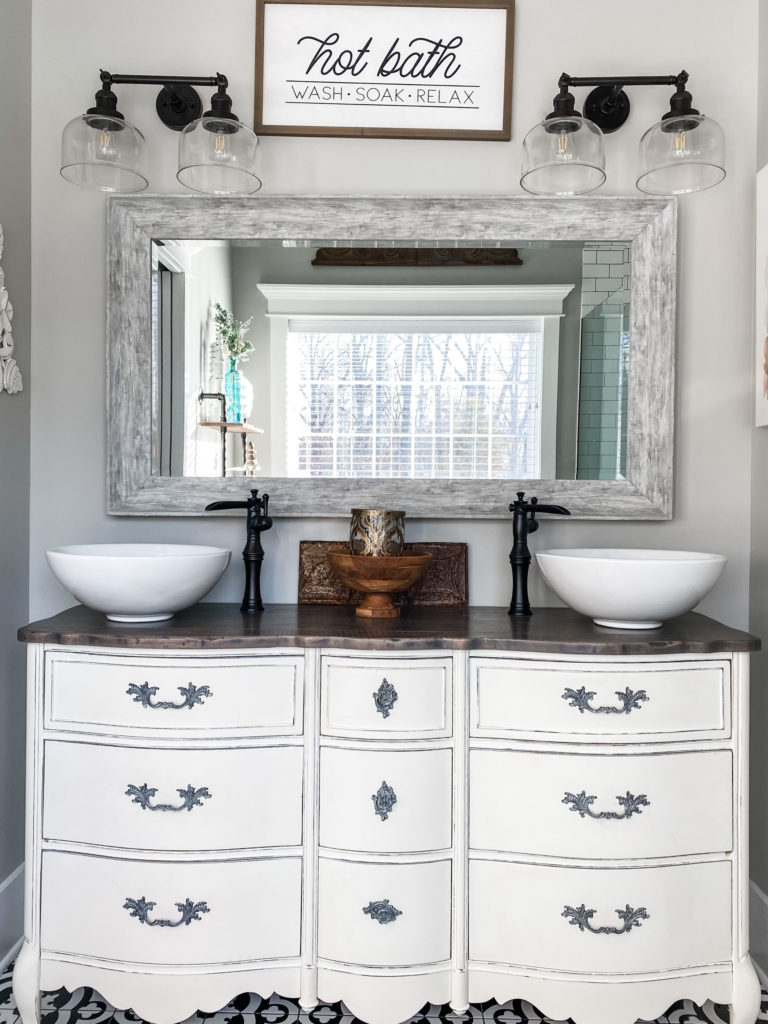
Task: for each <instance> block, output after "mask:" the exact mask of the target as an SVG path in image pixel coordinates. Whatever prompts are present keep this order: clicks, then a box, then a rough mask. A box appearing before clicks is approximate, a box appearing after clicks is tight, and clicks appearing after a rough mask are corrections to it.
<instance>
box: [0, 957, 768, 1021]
mask: <svg viewBox="0 0 768 1024" xmlns="http://www.w3.org/2000/svg"><path fill="white" fill-rule="evenodd" d="M41 1017H42V1024H144V1022H143V1021H142V1020H141V1018H140V1017H137V1016H136V1014H135V1013H133V1012H132V1011H131V1010H116V1009H115V1008H114V1007H112V1006H110V1005H109V1003H107V1002H105V1001H104V1000H103V999H102V998H101V996H100V995H99V994H98V992H94V991H93V989H90V988H81V989H78V990H77V991H76V992H73V993H69V992H66V991H65V990H64V989H60V990H59V991H58V992H46V993H44V994H43V997H42V1013H41ZM438 1020H439V1021H446V1022H448V1024H529V1022H530V1024H551V1022H550V1020H549V1018H548V1017H542V1016H541V1014H540V1013H539V1012H538V1011H537V1010H536V1008H535V1007H533V1006H531V1004H530V1003H526V1002H525V1001H524V1000H522V999H513V1000H512V1001H511V1002H509V1003H504V1004H503V1005H499V1004H498V1003H494V1002H489V1003H482V1004H479V1005H476V1006H470V1008H469V1010H467V1012H466V1013H462V1014H456V1013H452V1012H451V1010H450V1007H448V1006H435V1005H433V1004H431V1003H430V1004H429V1005H427V1006H424V1007H423V1008H422V1010H421V1012H420V1013H418V1014H417V1015H416V1016H415V1017H411V1019H410V1021H408V1022H407V1024H422V1022H423V1024H430V1022H432V1021H438ZM758 1021H759V1022H762V1021H765V1022H767V1024H768V992H765V991H763V1001H762V1006H761V1008H760V1016H759V1017H758ZM205 1022H207V1024H359V1022H358V1020H357V1018H356V1017H354V1016H353V1014H351V1013H350V1012H349V1010H347V1008H346V1006H344V1004H343V1003H321V1004H320V1005H319V1006H317V1007H316V1008H315V1009H314V1010H311V1011H310V1012H307V1011H305V1010H302V1009H301V1007H300V1006H298V1005H297V1004H296V1003H295V1002H293V1001H292V1000H290V999H283V998H281V997H280V996H275V995H273V996H270V997H269V999H262V998H261V997H260V996H255V995H242V996H238V997H237V998H236V999H233V1000H232V1002H231V1003H229V1004H228V1005H227V1006H225V1007H224V1009H223V1010H219V1011H218V1012H217V1013H198V1014H195V1015H194V1016H192V1017H190V1018H189V1020H188V1021H186V1022H185V1024H205ZM0 1024H19V1015H18V1012H17V1010H16V1007H15V1005H14V1002H13V994H12V992H11V967H9V968H8V969H7V970H6V971H5V972H4V973H2V974H0ZM658 1024H728V1010H727V1008H726V1007H724V1006H715V1005H713V1004H711V1003H708V1004H707V1005H706V1006H704V1007H703V1008H700V1007H697V1006H696V1005H695V1004H694V1003H691V1002H689V1001H688V1000H683V1001H681V1002H678V1003H675V1005H674V1006H672V1007H670V1009H669V1010H668V1011H667V1013H666V1014H665V1016H663V1017H660V1018H659V1022H658Z"/></svg>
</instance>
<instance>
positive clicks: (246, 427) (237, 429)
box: [200, 420, 264, 434]
mask: <svg viewBox="0 0 768 1024" xmlns="http://www.w3.org/2000/svg"><path fill="white" fill-rule="evenodd" d="M200 426H201V427H214V428H215V429H216V430H226V432H227V433H228V434H263V433H264V431H263V429H262V428H261V427H254V426H253V425H252V424H250V423H222V422H220V421H219V420H213V421H212V422H210V421H207V420H206V421H205V422H204V423H201V424H200Z"/></svg>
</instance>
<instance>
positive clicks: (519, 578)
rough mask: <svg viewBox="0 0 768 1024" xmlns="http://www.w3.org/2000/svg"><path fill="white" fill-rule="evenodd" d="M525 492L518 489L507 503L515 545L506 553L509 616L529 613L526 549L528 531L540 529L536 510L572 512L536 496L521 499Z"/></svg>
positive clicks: (527, 553)
mask: <svg viewBox="0 0 768 1024" xmlns="http://www.w3.org/2000/svg"><path fill="white" fill-rule="evenodd" d="M524 498H525V491H518V492H517V501H513V502H512V504H511V505H510V506H509V511H510V512H511V513H512V536H513V537H514V544H513V545H512V550H511V551H510V553H509V561H510V564H511V566H512V602H511V604H510V606H509V614H510V615H531V614H532V613H531V603H530V601H529V600H528V568H529V566H530V564H531V552H530V551H529V550H528V534H529V533H535V532H536V530H538V528H539V521H538V519H536V513H537V512H548V513H549V514H550V515H556V516H569V515H570V514H571V513H570V512H569V511H568V509H567V508H563V506H562V505H540V504H539V499H538V498H531V500H530V501H524V500H523V499H524Z"/></svg>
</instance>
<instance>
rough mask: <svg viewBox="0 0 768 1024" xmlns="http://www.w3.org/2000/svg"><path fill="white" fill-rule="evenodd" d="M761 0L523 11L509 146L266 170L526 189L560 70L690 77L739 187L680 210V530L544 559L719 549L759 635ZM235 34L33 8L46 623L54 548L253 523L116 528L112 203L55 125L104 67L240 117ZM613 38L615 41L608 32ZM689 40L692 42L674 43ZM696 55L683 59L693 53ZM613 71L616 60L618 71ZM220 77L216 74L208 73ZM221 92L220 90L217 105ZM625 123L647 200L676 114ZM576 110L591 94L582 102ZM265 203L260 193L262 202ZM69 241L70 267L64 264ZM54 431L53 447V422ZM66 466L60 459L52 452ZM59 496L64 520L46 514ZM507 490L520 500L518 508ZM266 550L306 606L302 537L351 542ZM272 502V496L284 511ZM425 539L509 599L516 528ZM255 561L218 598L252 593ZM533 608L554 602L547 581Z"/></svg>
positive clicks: (289, 160) (294, 162)
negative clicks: (754, 329) (79, 167)
mask: <svg viewBox="0 0 768 1024" xmlns="http://www.w3.org/2000/svg"><path fill="white" fill-rule="evenodd" d="M757 6H758V4H757V0H744V2H743V3H740V4H737V5H730V6H729V8H728V32H727V33H724V32H723V30H722V17H723V6H722V5H721V4H717V3H707V4H702V3H701V2H700V0H678V2H676V3H675V4H673V5H670V4H669V3H668V2H667V0H647V2H646V3H644V4H643V5H642V10H641V11H640V10H638V9H637V8H636V7H634V6H632V5H624V6H619V7H617V6H616V4H615V3H614V2H612V0H582V3H581V4H580V6H579V15H580V16H579V18H578V19H577V23H572V22H573V19H572V18H570V20H569V25H570V31H569V32H567V33H560V34H555V35H553V33H552V31H551V25H552V20H553V19H554V18H557V17H568V16H569V15H570V14H571V13H572V5H571V4H569V3H567V0H518V3H517V5H516V7H517V10H516V44H515V69H514V75H513V89H514V94H513V104H512V125H513V136H514V137H513V139H512V141H511V142H509V143H502V142H473V141H456V142H454V141H420V140H393V141H383V140H377V139H321V138H311V139H310V138H280V137H264V138H263V139H262V140H261V146H260V152H261V161H262V166H261V172H262V177H263V180H264V182H265V190H266V191H269V192H273V193H280V192H282V193H306V192H309V193H327V194H343V193H358V194H360V193H393V194H400V193H408V192H411V193H433V192H436V191H438V192H440V193H445V194H450V193H491V194H492V193H507V194H509V193H518V194H519V193H520V187H519V184H518V181H519V167H520V147H521V142H522V138H523V135H524V133H525V131H526V130H527V129H528V128H529V127H530V126H531V125H532V124H533V123H534V122H536V121H537V120H539V119H540V118H541V117H542V116H543V115H544V114H545V113H546V111H547V106H548V104H549V102H550V100H551V97H552V96H553V95H554V92H555V91H556V90H555V85H556V80H557V76H558V75H559V74H560V72H561V71H562V70H563V69H564V68H566V69H568V70H570V71H571V72H572V73H573V74H608V73H610V72H611V71H615V70H619V71H623V72H629V71H633V72H635V73H650V72H661V73H668V72H673V71H676V70H679V68H680V67H681V65H682V64H683V63H684V64H685V66H686V68H687V69H688V70H689V71H690V73H691V76H692V77H691V87H692V91H693V95H694V98H695V101H696V105H697V106H698V107H699V108H700V109H701V110H703V111H705V112H706V113H708V114H710V115H711V116H713V117H714V118H716V119H717V120H719V121H720V122H721V123H722V124H723V125H724V126H725V129H726V131H727V135H728V144H729V158H728V178H727V179H726V181H725V182H724V183H723V184H722V185H721V186H719V187H718V188H717V189H713V190H711V191H708V192H704V193H702V194H700V195H695V196H691V197H687V198H684V199H682V200H681V235H680V247H679V249H680V272H681V273H680V315H679V342H678V366H679V384H678V395H677V409H678V414H677V439H676V465H677V488H676V509H675V518H674V519H673V520H672V521H671V522H669V523H646V524H623V523H599V524H597V523H594V524H591V523H584V522H579V523H567V522H566V523H561V522H552V523H547V524H545V525H544V527H543V528H542V529H541V530H540V531H539V532H538V533H537V534H536V537H535V538H534V541H535V543H536V545H537V546H539V547H548V546H561V545H581V544H585V545H590V544H592V545H602V544H612V545H617V546H622V545H639V546H647V547H656V546H662V547H676V546H679V547H685V548H698V549H703V550H708V549H709V550H715V551H722V552H723V553H724V554H726V555H727V556H728V559H729V561H728V568H727V570H726V573H725V576H724V577H723V579H722V580H721V581H720V583H719V584H718V586H717V588H716V589H715V591H714V592H713V593H712V595H711V596H710V597H709V598H707V599H706V600H705V602H704V603H703V605H702V609H703V610H704V611H707V612H709V613H711V614H714V615H716V616H718V617H719V618H721V619H723V620H724V621H726V622H727V623H729V624H731V625H736V626H745V625H746V624H747V606H748V559H749V518H750V509H749V503H748V501H747V500H746V498H745V497H744V496H746V495H747V493H748V491H749V486H750V458H749V446H750V438H751V426H750V422H751V411H750V407H749V395H750V388H751V383H750V378H751V369H750V353H751V347H752V341H751V319H752V317H751V293H752V287H751V279H752V252H751V238H752V205H751V199H750V197H751V195H752V182H753V175H754V166H755V142H754V108H753V94H754V87H755V82H756V67H757V53H756V28H757ZM227 16H228V18H229V19H231V24H232V25H233V26H234V27H235V29H236V30H235V31H233V32H229V33H226V34H225V35H226V38H225V37H224V36H222V37H221V38H220V39H219V38H217V37H216V36H215V35H212V34H211V33H210V32H206V31H205V25H206V24H207V21H208V19H209V17H210V12H209V7H208V5H207V4H206V3H205V2H204V0H166V2H165V3H163V4H161V5H159V4H157V3H154V2H152V0H135V2H134V3H133V4H132V5H131V17H130V18H128V19H124V20H123V21H122V23H121V27H120V32H119V33H115V32H114V24H113V21H112V19H105V18H104V17H103V7H102V5H101V4H99V3H98V2H97V0H80V2H79V3H78V4H77V7H76V10H74V11H73V8H72V6H71V5H69V6H68V5H65V4H64V5H63V4H61V3H60V2H58V0H37V2H36V4H35V10H34V26H33V27H34V40H35V45H34V59H33V71H34V72H35V74H34V77H33V109H34V111H36V112H42V111H43V110H45V112H46V118H44V119H42V120H41V122H40V123H39V124H38V123H37V121H36V120H35V121H33V123H34V124H35V127H34V130H33V158H34V159H33V242H34V250H33V251H34V255H33V280H34V282H35V287H36V294H37V295H38V296H39V299H38V301H36V303H35V309H34V313H33V322H34V328H35V336H36V338H37V339H39V340H38V342H37V344H36V347H35V353H34V360H35V367H34V368H35V392H34V406H33V414H34V420H33V429H32V463H33V473H32V520H31V580H30V585H31V605H32V614H33V616H35V617H39V616H42V615H45V614H48V613H51V612H54V611H56V610H58V609H60V608H62V607H66V606H67V605H68V604H71V603H72V602H71V598H70V597H69V595H68V594H67V593H66V592H65V591H64V590H63V589H61V588H60V587H59V586H58V585H57V584H56V583H55V582H54V581H53V580H52V578H51V575H50V573H49V571H48V569H47V566H46V564H45V560H44V554H43V553H44V549H45V547H47V546H49V545H51V544H56V543H74V542H77V541H87V540H91V541H107V540H113V539H114V540H122V541H128V540H176V541H188V542H194V541H200V542H208V543H217V544H224V545H227V546H229V547H231V548H232V549H233V550H235V551H237V550H239V549H240V547H241V546H242V536H241V535H242V530H243V527H242V523H241V522H240V521H239V520H237V519H234V518H233V519H225V520H223V521H221V520H217V521H215V522H214V521H211V520H206V519H198V520H181V521H179V520H174V521H167V520H162V519H149V520H142V521H139V520H136V519H119V518H118V519H116V518H110V517H108V516H106V515H105V514H104V504H105V488H104V472H105V461H104V451H105V445H106V438H105V432H104V425H103V424H104V419H103V417H104V269H103V253H104V200H103V197H101V196H100V195H97V194H92V193H88V192H83V191H78V190H77V189H74V188H72V187H71V186H69V185H67V184H66V183H65V182H64V181H62V180H61V179H60V178H59V176H58V159H59V152H58V151H59V140H58V138H57V135H56V133H55V132H51V131H49V129H48V126H49V125H50V124H51V123H56V124H61V125H63V124H64V123H65V122H66V121H67V120H68V119H69V118H71V117H73V116H75V115H76V114H77V113H78V112H80V111H81V110H82V109H83V108H84V107H85V106H86V105H87V104H88V103H89V102H90V97H91V96H92V94H93V92H94V91H95V89H96V87H97V85H98V68H99V66H102V67H104V66H107V67H111V68H112V69H115V70H118V71H124V72H125V71H128V72H141V71H145V72H151V71H153V70H156V69H157V68H158V67H161V68H162V69H167V71H168V72H169V73H170V72H171V71H174V72H176V73H178V74H207V73H211V72H213V71H214V70H216V69H220V70H222V71H223V72H225V73H226V74H227V75H228V76H229V79H230V83H231V93H232V96H233V99H234V105H235V110H236V112H239V114H240V115H241V116H242V117H243V118H244V119H245V120H246V121H248V120H250V110H251V102H252V97H253V85H254V83H253V60H254V58H253V37H254V26H255V10H254V5H253V2H252V0H229V2H228V3H227ZM595 25H600V26H601V31H600V32H599V33H595V32H594V26H595ZM681 39H684V41H685V45H684V46H683V47H682V48H681V43H680V40H681ZM683 51H684V52H683ZM62 54H65V55H66V71H67V73H66V75H62V76H61V77H60V79H59V80H57V82H56V88H55V89H54V88H52V87H51V84H50V77H49V75H48V74H47V70H48V69H49V68H50V67H51V66H59V65H60V63H61V61H62V59H63V58H62ZM615 54H620V55H621V58H620V60H619V61H618V63H619V64H620V65H621V66H620V67H619V68H617V67H616V64H617V58H616V56H615ZM206 69H207V70H206ZM117 92H118V96H119V99H120V108H121V110H122V111H123V113H124V114H125V115H126V117H127V118H128V119H129V120H132V121H133V122H134V123H136V124H137V125H138V126H139V127H140V128H141V130H142V131H143V132H144V133H145V135H146V137H147V142H148V146H149V148H150V154H151V159H150V168H149V172H150V188H151V190H152V191H154V192H166V191H180V187H179V186H178V185H177V183H176V181H175V170H174V163H175V148H176V142H177V140H176V137H175V136H173V135H172V134H171V133H169V132H168V131H167V129H164V128H163V126H162V125H161V124H160V122H159V121H158V119H157V117H156V115H155V113H154V102H155V93H154V90H153V89H151V88H148V87H137V86H134V87H124V88H123V89H119V90H117ZM206 98H207V97H206ZM631 98H632V114H631V117H630V120H629V122H628V123H627V125H626V126H625V127H624V128H623V129H622V130H621V131H620V132H618V133H616V135H614V136H610V137H609V138H608V139H607V140H606V149H607V165H608V174H609V181H608V184H607V186H606V187H605V188H604V191H607V192H609V193H619V194H621V193H625V194H635V190H634V181H635V174H636V151H637V144H638V141H639V138H640V135H641V134H642V132H643V131H644V130H645V129H646V128H647V127H648V126H649V125H650V124H652V123H653V122H654V121H656V120H657V119H658V118H659V116H660V115H661V113H662V112H663V111H664V110H665V109H667V103H668V98H669V93H668V91H667V90H666V89H664V88H647V89H635V90H634V91H633V92H632V97H631ZM582 100H583V94H582V91H581V90H580V91H579V101H580V102H581V101H582ZM257 198H258V197H257ZM75 246H76V249H77V258H76V259H73V258H72V253H73V247H75ZM52 423H54V424H55V425H56V429H55V439H53V440H52V435H51V431H50V424H52ZM52 443H53V445H54V448H55V452H56V453H58V454H59V455H60V456H62V455H63V456H64V457H58V458H57V457H55V456H54V457H53V458H52V457H51V445H52ZM51 491H53V492H55V493H56V495H57V509H56V515H55V517H53V516H51V515H50V514H49V513H48V508H49V503H48V502H47V501H46V499H47V497H48V495H49V494H50V493H51ZM722 494H725V495H728V496H735V497H736V500H734V501H729V517H728V528H727V530H724V529H723V528H722V521H721V519H720V517H718V516H716V515H714V514H713V511H712V502H713V500H714V499H715V498H716V497H717V495H722ZM510 497H511V496H510ZM273 504H274V512H275V516H276V517H277V521H276V525H275V528H274V529H273V530H272V531H271V532H270V535H269V537H268V538H267V541H268V543H267V545H266V546H267V548H268V551H267V559H266V563H265V568H264V575H263V578H262V583H263V591H264V595H265V597H266V599H267V600H268V601H292V600H295V595H296V575H297V563H298V542H299V540H301V539H303V538H318V539H322V538H341V537H343V536H344V532H345V528H346V523H345V522H343V521H341V520H327V519H317V520H312V521H307V520H293V521H291V520H281V519H280V518H279V516H280V495H279V493H275V494H274V495H273ZM270 509H272V505H270ZM408 536H409V539H411V540H420V539H434V540H440V539H444V540H454V539H455V540H467V541H468V542H469V544H470V594H471V600H472V602H473V603H476V604H505V603H507V602H508V600H509V593H510V589H511V586H510V579H509V566H508V563H507V554H508V551H509V548H510V545H511V524H510V523H509V522H505V521H497V522H493V521H490V522H483V523H473V524H468V523H466V522H453V523H452V522H450V521H439V522H438V521H421V522H414V521H410V522H409V523H408ZM241 571H242V568H241V565H240V563H239V559H238V558H234V559H233V564H232V566H231V568H230V569H229V570H228V571H227V574H226V575H225V577H224V579H223V580H222V582H221V583H220V585H219V586H218V587H217V588H216V590H215V591H214V592H213V594H212V595H211V597H212V599H213V600H232V601H234V600H239V597H240V592H241V589H242V580H241ZM532 598H533V601H534V603H538V604H544V603H555V602H554V598H553V597H552V595H551V594H550V593H549V592H548V591H547V589H546V587H545V586H544V584H543V582H542V581H541V579H540V578H539V577H538V576H534V578H533V580H532Z"/></svg>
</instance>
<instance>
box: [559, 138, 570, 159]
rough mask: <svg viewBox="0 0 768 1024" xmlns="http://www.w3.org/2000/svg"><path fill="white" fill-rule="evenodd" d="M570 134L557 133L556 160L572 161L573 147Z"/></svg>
mask: <svg viewBox="0 0 768 1024" xmlns="http://www.w3.org/2000/svg"><path fill="white" fill-rule="evenodd" d="M571 136H572V133H571V132H558V133H557V159H558V160H572V159H573V146H572V144H571V143H572V138H571Z"/></svg>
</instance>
